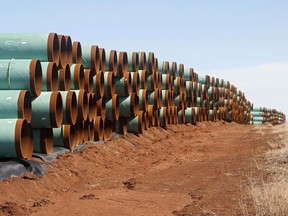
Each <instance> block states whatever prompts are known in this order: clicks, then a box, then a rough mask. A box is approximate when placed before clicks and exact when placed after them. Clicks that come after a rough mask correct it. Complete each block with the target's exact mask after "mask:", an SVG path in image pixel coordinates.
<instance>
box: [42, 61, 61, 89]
mask: <svg viewBox="0 0 288 216" xmlns="http://www.w3.org/2000/svg"><path fill="white" fill-rule="evenodd" d="M40 63H41V68H42V90H43V91H58V68H57V65H56V64H55V62H40Z"/></svg>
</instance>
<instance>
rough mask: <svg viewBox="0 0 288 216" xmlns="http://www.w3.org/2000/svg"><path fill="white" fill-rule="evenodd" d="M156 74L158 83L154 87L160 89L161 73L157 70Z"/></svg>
mask: <svg viewBox="0 0 288 216" xmlns="http://www.w3.org/2000/svg"><path fill="white" fill-rule="evenodd" d="M156 76H157V83H158V85H157V86H156V88H159V89H162V74H161V73H160V72H159V71H156Z"/></svg>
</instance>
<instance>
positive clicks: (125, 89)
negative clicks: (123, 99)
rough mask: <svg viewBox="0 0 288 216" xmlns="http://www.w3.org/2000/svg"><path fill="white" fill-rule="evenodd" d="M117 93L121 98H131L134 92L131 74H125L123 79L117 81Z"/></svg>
mask: <svg viewBox="0 0 288 216" xmlns="http://www.w3.org/2000/svg"><path fill="white" fill-rule="evenodd" d="M115 80H116V81H115V92H116V94H118V95H119V96H129V95H130V94H131V92H132V80H131V73H129V72H125V73H124V74H123V76H122V77H116V79H115Z"/></svg>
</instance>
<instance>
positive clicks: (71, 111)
mask: <svg viewBox="0 0 288 216" xmlns="http://www.w3.org/2000/svg"><path fill="white" fill-rule="evenodd" d="M77 115H78V108H77V97H76V94H75V92H74V91H69V92H68V93H67V96H66V119H67V122H68V124H73V125H74V124H76V121H77Z"/></svg>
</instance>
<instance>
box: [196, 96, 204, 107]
mask: <svg viewBox="0 0 288 216" xmlns="http://www.w3.org/2000/svg"><path fill="white" fill-rule="evenodd" d="M202 104H203V99H202V97H196V107H202Z"/></svg>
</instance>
